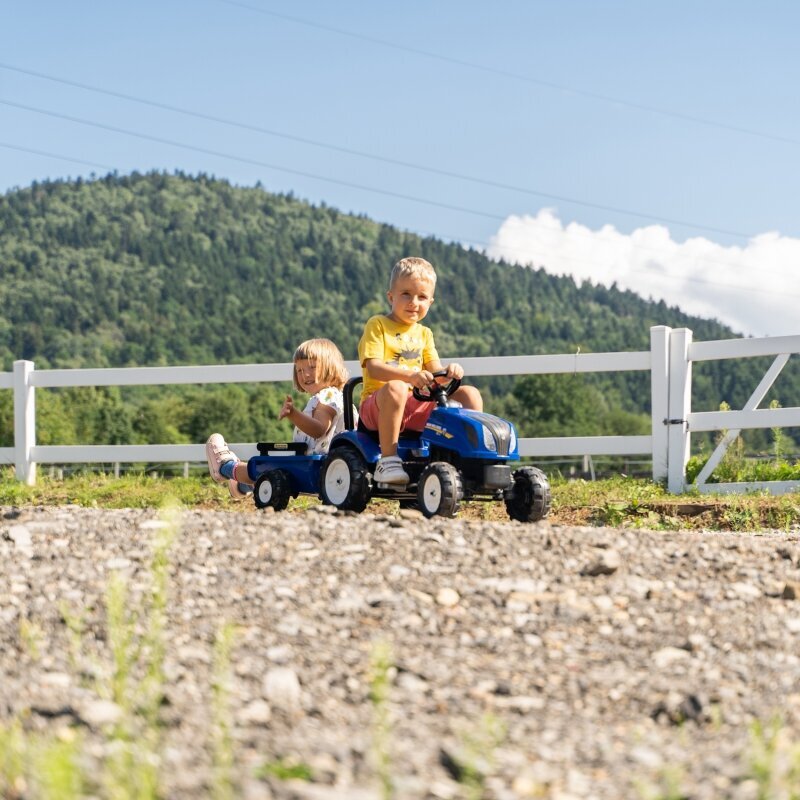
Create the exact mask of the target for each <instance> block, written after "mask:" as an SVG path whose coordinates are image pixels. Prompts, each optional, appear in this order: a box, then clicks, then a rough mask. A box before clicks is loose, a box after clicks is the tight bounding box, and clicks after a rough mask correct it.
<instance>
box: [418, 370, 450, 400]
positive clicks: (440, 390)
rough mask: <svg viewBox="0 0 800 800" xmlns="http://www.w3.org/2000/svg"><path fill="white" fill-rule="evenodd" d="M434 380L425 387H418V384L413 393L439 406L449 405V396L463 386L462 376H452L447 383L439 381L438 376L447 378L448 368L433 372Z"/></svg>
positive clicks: (419, 398)
mask: <svg viewBox="0 0 800 800" xmlns="http://www.w3.org/2000/svg"><path fill="white" fill-rule="evenodd" d="M431 374H432V375H433V378H434V381H433V383H432V384H431V385H430V386H427V387H425V388H424V389H418V388H417V387H416V386H415V387H414V389H413V390H412V394H413V395H414V398H415V399H416V400H421V401H422V402H423V403H428V402H430V403H436V404H437V405H439V406H446V405H447V398H448V397H450V395H451V394H453V392H454V391H455V390H456V389H458V387H459V386H461V379H460V378H450V380H449V381H447V382H446V383H439V382H438V381H437V380H436V378H446V377H447V370H446V369H440V370H439V371H438V372H432V373H431Z"/></svg>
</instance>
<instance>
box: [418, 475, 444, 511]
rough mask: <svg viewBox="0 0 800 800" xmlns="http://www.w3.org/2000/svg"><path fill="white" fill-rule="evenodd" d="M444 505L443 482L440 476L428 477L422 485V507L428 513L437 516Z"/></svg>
mask: <svg viewBox="0 0 800 800" xmlns="http://www.w3.org/2000/svg"><path fill="white" fill-rule="evenodd" d="M441 504H442V482H441V481H440V480H439V476H438V475H428V477H427V478H425V482H424V483H423V484H422V505H423V506H425V510H426V511H430V512H431V513H432V514H435V513H436V512H437V511H438V510H439V506H440V505H441Z"/></svg>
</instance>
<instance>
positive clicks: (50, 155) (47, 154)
mask: <svg viewBox="0 0 800 800" xmlns="http://www.w3.org/2000/svg"><path fill="white" fill-rule="evenodd" d="M0 102H3V101H0ZM0 147H5V148H9V149H11V150H18V151H21V152H26V153H33V154H35V155H40V156H45V157H47V158H52V159H56V160H61V161H71V162H74V163H76V164H84V165H87V166H92V167H100V168H102V169H108V170H110V171H113V170H114V169H115V168H114V167H111V166H109V165H107V164H101V163H98V162H96V161H87V160H85V159H81V158H74V157H73V156H68V155H64V154H60V153H52V152H49V151H45V150H37V149H34V148H30V147H23V146H22V145H16V144H12V143H10V142H0ZM405 232H406V233H411V234H412V235H415V236H425V235H429V236H434V237H436V238H440V239H443V240H444V239H447V238H449V239H450V240H451V241H452V242H455V243H457V244H469V245H481V246H482V247H483V250H484V254H486V247H487V246H488V245H489V244H490V242H487V241H485V240H478V239H469V240H468V239H463V238H460V237H457V236H449V237H448V236H443V235H442V234H441V233H437V232H435V231H405ZM590 233H591V232H590ZM637 247H640V248H643V249H649V250H654V251H655V252H661V251H657V250H655V249H654V248H647V247H643V246H641V245H637ZM509 249H510V250H511V251H516V252H519V253H525V254H526V255H529V256H530V255H538V256H539V257H540V258H542V257H546V254H544V253H542V252H541V251H536V250H531V249H530V248H528V247H526V248H521V247H511V248H509V247H506V248H505V250H509ZM487 257H488V255H487ZM558 259H559V260H566V261H572V262H576V263H579V264H591V265H595V262H594V261H589V260H588V259H585V258H579V257H576V256H565V255H560V256H558ZM698 260H700V261H704V262H709V263H717V264H724V265H727V266H732V265H731V264H730V263H729V262H721V261H717V260H715V259H709V258H707V257H702V258H700V259H698ZM525 266H528V267H529V268H532V267H533V265H532V264H530V263H529V264H527V265H525ZM553 268H554V267H553V266H551V265H548V266H547V268H546V269H548V270H550V269H553ZM628 272H634V273H637V274H640V275H651V273H650V272H647V271H646V270H642V269H636V268H629V269H628ZM573 279H574V276H573ZM683 280H684V281H686V282H691V283H697V284H701V285H704V286H711V287H715V286H716V287H724V288H728V289H733V290H735V291H747V292H757V293H759V294H770V295H780V296H782V297H787V296H788V297H800V295H797V294H788V295H787V293H786V292H785V291H780V292H779V291H774V290H770V289H757V288H753V287H747V286H736V285H733V284H729V283H721V282H719V281H709V280H705V279H703V278H694V277H691V276H684V277H683ZM631 291H636V290H631Z"/></svg>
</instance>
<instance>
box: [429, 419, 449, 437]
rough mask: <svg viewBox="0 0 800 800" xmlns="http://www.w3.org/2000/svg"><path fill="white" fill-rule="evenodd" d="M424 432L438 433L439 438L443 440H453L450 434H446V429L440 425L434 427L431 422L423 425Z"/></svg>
mask: <svg viewBox="0 0 800 800" xmlns="http://www.w3.org/2000/svg"><path fill="white" fill-rule="evenodd" d="M425 430H427V431H433V432H434V433H438V434H439V436H444V438H445V439H452V438H453V434H452V433H448V431H447V428H443V427H442V426H441V425H436V424H435V423H433V422H428V423H427V424H426V425H425Z"/></svg>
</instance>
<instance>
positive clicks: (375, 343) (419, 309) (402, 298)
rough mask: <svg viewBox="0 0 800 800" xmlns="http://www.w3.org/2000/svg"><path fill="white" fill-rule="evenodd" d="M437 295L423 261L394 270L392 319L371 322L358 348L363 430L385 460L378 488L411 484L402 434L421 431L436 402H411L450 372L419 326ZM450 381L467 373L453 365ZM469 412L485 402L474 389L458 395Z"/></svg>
mask: <svg viewBox="0 0 800 800" xmlns="http://www.w3.org/2000/svg"><path fill="white" fill-rule="evenodd" d="M435 289H436V271H435V270H434V268H433V266H432V265H431V264H430V263H429V262H428V261H426V260H425V259H424V258H413V257H412V258H403V259H401V260H400V261H398V262H397V263H396V264H395V265H394V267H393V268H392V273H391V276H390V279H389V291H388V292H387V293H386V297H387V298H388V300H389V304H390V305H391V311H390V313H389V314H385V315H384V314H378V315H377V316H374V317H371V318H370V319H369V320H368V321H367V324H366V325H365V326H364V333H363V335H362V336H361V341H360V342H359V344H358V358H359V361H360V362H361V369H362V372H363V377H364V388H363V391H362V394H361V408H360V411H359V413H360V416H361V420H362V422H363V423H364V425H365V426H366V427H367V428H368V429H370V430H375V431H377V432H378V439H379V442H380V446H381V459H380V460H379V461H378V465H377V467H376V469H375V475H374V477H375V480H376V481H377V482H379V483H393V484H406V483H408V481H409V477H408V473H406V471H405V470H404V469H403V462H402V460H401V459H400V458H399V457H398V455H397V441H398V439H399V438H400V432H401V431H403V430H406V429H408V430H415V431H421V430H422V429H423V428H424V427H425V423H426V422H427V420H428V417H429V416H430V413H431V411H433V408H434V404H433V403H432V402H423V401H420V400H417V399H416V398H415V397H413V396H412V394H411V392H412V390H413V388H414V387H415V386H416V387H417V388H418V389H424V388H426V387H428V386H430V385H431V384H432V383H433V382H434V378H433V375H432V374H431V373H433V372H439V371H440V370H443V369H445V368H444V367H443V366H442V364H441V362H440V361H439V354H438V353H437V352H436V345H435V344H434V341H433V333H431V330H430V328H426V327H425V326H424V325H421V324H420V322H421V321H422V320H423V319H424V318H425V316H426V315H427V313H428V311H429V309H430V307H431V304H432V303H433V295H434V291H435ZM446 370H447V377H448V378H458V379H461V378H462V377H463V376H464V370H463V369H462V368H461V366H460V365H459V364H449V365H448V366H447V368H446ZM453 399H455V400H458V401H459V402H460V403H461V405H462V406H463V407H464V408H471V409H475V410H477V411H482V410H483V399H482V398H481V395H480V392H478V390H477V389H476V388H475V387H473V386H461V387H459V388H458V389H457V390H456V391H455V393H454V394H453Z"/></svg>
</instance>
